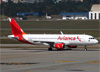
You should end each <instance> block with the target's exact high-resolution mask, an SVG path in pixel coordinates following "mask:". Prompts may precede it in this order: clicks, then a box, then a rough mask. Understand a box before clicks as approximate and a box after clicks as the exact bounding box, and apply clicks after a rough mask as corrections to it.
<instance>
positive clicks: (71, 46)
mask: <svg viewBox="0 0 100 72" xmlns="http://www.w3.org/2000/svg"><path fill="white" fill-rule="evenodd" d="M68 47H69V48H77V46H75V45H69V46H68Z"/></svg>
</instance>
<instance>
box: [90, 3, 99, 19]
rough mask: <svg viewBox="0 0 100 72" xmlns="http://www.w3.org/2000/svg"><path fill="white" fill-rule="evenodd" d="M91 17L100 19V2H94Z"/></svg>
mask: <svg viewBox="0 0 100 72" xmlns="http://www.w3.org/2000/svg"><path fill="white" fill-rule="evenodd" d="M89 19H90V20H91V19H93V20H98V19H100V4H94V5H93V6H92V8H91V11H90V12H89Z"/></svg>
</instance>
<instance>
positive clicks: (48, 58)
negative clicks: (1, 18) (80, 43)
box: [0, 45, 100, 72]
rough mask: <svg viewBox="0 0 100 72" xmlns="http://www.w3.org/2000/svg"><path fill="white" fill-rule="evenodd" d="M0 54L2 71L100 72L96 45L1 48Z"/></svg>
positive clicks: (99, 56) (99, 54)
mask: <svg viewBox="0 0 100 72" xmlns="http://www.w3.org/2000/svg"><path fill="white" fill-rule="evenodd" d="M10 46H11V45H10ZM26 46H27V45H26ZM0 55H1V57H0V66H1V67H0V72H100V49H99V48H95V47H93V48H89V49H88V51H84V49H82V48H76V49H72V50H67V49H65V50H62V51H57V50H53V51H48V49H47V48H43V47H41V48H29V47H28V48H22V47H21V48H14V47H13V48H0Z"/></svg>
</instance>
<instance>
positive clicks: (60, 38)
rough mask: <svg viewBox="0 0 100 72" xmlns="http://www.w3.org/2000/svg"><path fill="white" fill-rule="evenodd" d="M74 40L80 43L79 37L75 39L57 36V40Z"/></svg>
mask: <svg viewBox="0 0 100 72" xmlns="http://www.w3.org/2000/svg"><path fill="white" fill-rule="evenodd" d="M76 39H78V40H79V41H80V42H81V40H80V38H79V36H77V37H65V36H63V37H61V36H59V37H58V39H57V40H71V41H75V40H76Z"/></svg>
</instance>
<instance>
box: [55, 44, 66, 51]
mask: <svg viewBox="0 0 100 72" xmlns="http://www.w3.org/2000/svg"><path fill="white" fill-rule="evenodd" d="M54 48H56V49H58V50H62V49H63V48H65V44H63V43H55V44H54Z"/></svg>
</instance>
